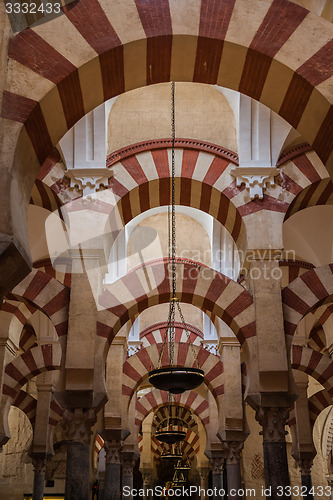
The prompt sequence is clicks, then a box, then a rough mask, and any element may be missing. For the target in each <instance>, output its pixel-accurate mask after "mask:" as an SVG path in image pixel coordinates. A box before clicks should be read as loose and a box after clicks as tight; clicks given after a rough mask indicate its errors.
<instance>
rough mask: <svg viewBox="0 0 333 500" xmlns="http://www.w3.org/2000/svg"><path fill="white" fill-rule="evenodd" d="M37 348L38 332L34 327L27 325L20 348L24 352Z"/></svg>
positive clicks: (22, 334)
mask: <svg viewBox="0 0 333 500" xmlns="http://www.w3.org/2000/svg"><path fill="white" fill-rule="evenodd" d="M36 346H37V336H36V332H35V330H34V329H33V327H32V326H31V325H29V324H28V323H27V324H26V325H24V327H23V330H22V333H21V338H20V343H19V347H20V349H22V351H23V352H25V351H28V350H29V349H31V348H32V347H36Z"/></svg>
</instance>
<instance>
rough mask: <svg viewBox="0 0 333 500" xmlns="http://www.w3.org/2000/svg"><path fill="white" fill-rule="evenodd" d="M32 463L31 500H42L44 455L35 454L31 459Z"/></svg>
mask: <svg viewBox="0 0 333 500" xmlns="http://www.w3.org/2000/svg"><path fill="white" fill-rule="evenodd" d="M32 463H33V466H34V486H33V493H32V498H33V500H43V498H44V484H45V468H46V457H45V455H37V454H36V455H35V456H33V457H32Z"/></svg>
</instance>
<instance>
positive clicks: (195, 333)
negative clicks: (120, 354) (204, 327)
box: [140, 321, 204, 347]
mask: <svg viewBox="0 0 333 500" xmlns="http://www.w3.org/2000/svg"><path fill="white" fill-rule="evenodd" d="M167 325H168V323H167V321H163V322H160V323H155V324H154V325H151V326H148V327H147V328H145V329H144V330H143V331H142V332H140V340H141V341H142V346H143V347H148V346H149V345H153V344H160V343H163V342H164V338H165V330H166V328H167ZM186 328H187V331H188V333H189V337H190V341H191V343H192V344H193V345H198V346H199V345H200V344H201V341H202V340H203V338H204V336H203V333H202V332H201V331H200V330H199V329H198V328H196V327H195V326H193V325H188V324H186ZM175 342H183V343H185V344H186V342H188V338H187V334H186V330H185V329H184V326H183V324H182V323H180V322H178V321H176V322H175Z"/></svg>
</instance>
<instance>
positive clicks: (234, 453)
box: [223, 441, 244, 464]
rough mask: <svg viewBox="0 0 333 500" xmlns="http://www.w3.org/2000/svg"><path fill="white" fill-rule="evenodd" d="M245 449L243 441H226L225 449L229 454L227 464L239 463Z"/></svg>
mask: <svg viewBox="0 0 333 500" xmlns="http://www.w3.org/2000/svg"><path fill="white" fill-rule="evenodd" d="M243 447H244V443H243V441H224V443H223V448H224V449H225V450H226V452H227V454H226V459H227V464H237V463H239V461H240V457H241V453H242V449H243Z"/></svg>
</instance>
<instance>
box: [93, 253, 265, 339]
mask: <svg viewBox="0 0 333 500" xmlns="http://www.w3.org/2000/svg"><path fill="white" fill-rule="evenodd" d="M176 264H177V279H176V295H177V297H178V299H179V300H180V301H181V302H185V303H188V304H192V305H194V306H196V307H198V308H199V309H201V310H203V311H204V312H205V311H210V312H213V313H214V314H215V315H216V316H218V317H219V318H221V319H222V320H223V321H224V322H225V323H227V325H228V326H229V327H230V328H231V329H232V330H233V332H234V334H235V335H236V337H237V338H238V340H239V342H240V344H243V343H244V342H245V341H246V342H247V343H250V342H251V339H253V338H254V337H255V335H256V332H255V315H254V306H253V300H252V297H251V295H250V294H249V292H247V291H246V290H245V289H244V288H243V287H242V286H241V285H239V284H238V283H236V282H235V281H233V280H231V279H230V278H228V277H226V276H224V275H222V274H221V273H218V272H217V271H215V270H213V269H210V268H208V267H207V266H204V265H202V264H199V263H197V262H194V261H190V260H186V259H176ZM169 271H170V269H169V261H168V259H158V260H156V261H150V262H148V263H147V264H144V265H143V266H140V267H138V268H136V269H134V270H133V271H131V272H129V273H128V274H126V275H125V276H124V277H122V278H120V279H119V280H118V281H116V282H115V283H113V284H111V285H108V286H107V285H105V286H104V288H105V289H104V291H103V293H102V294H101V296H100V301H99V302H100V306H101V307H104V308H105V309H107V310H108V312H109V314H108V315H106V314H105V312H104V311H102V312H103V323H102V322H101V321H99V322H98V324H97V335H99V336H100V337H104V338H105V341H108V342H109V343H111V341H112V339H113V338H114V336H115V335H116V334H117V332H118V331H119V330H120V328H121V327H122V326H123V325H124V324H126V323H127V321H128V320H129V319H130V318H131V317H133V316H135V315H136V314H138V313H140V312H142V311H143V310H145V309H147V308H148V307H150V306H153V305H156V304H162V303H166V302H169V300H170V298H171V296H172V291H171V275H170V274H169ZM101 317H102V314H101Z"/></svg>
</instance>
